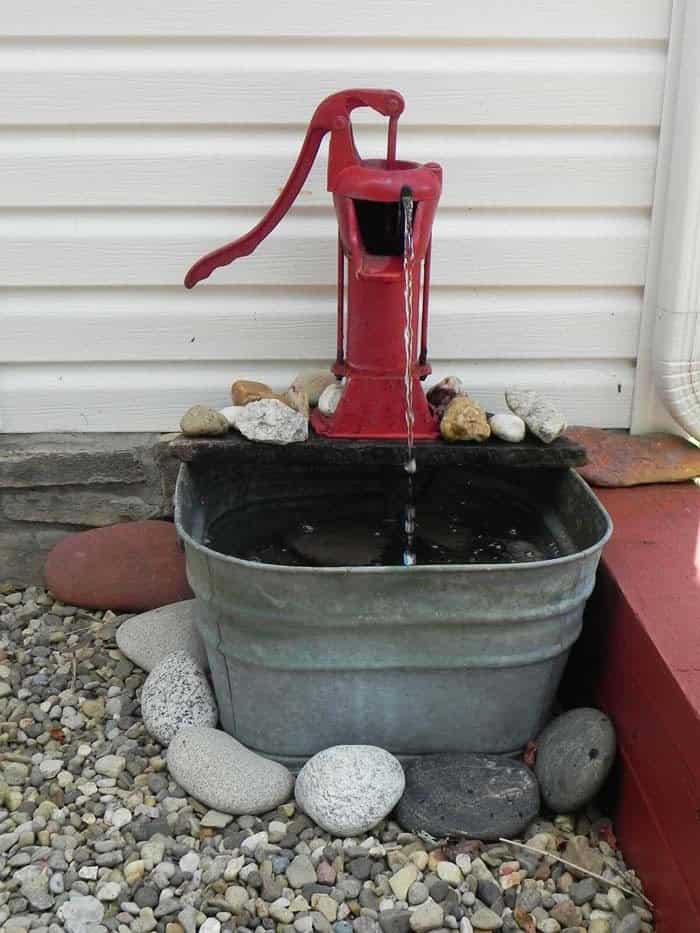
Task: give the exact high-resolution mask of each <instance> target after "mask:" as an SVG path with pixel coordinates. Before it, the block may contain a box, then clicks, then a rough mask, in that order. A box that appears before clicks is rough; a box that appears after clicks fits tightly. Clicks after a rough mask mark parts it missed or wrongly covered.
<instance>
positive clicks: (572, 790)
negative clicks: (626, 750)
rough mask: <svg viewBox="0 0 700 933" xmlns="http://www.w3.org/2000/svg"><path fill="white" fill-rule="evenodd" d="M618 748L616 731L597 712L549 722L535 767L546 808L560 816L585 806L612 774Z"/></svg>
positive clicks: (539, 741)
mask: <svg viewBox="0 0 700 933" xmlns="http://www.w3.org/2000/svg"><path fill="white" fill-rule="evenodd" d="M615 748H616V741H615V728H614V726H613V724H612V722H611V721H610V720H609V719H608V717H607V716H606V715H605V713H602V712H601V711H600V710H598V709H590V708H588V707H583V708H581V709H574V710H570V711H569V712H568V713H564V714H563V715H562V716H558V717H557V718H556V719H554V720H553V721H552V722H550V723H549V725H548V726H546V727H545V729H544V730H543V731H542V733H541V734H540V735H539V737H538V739H537V762H536V764H535V773H536V774H537V778H538V780H539V782H540V789H541V791H542V797H543V799H544V801H545V803H546V804H547V806H548V807H550V808H551V809H552V810H554V811H555V812H557V813H572V812H574V811H575V810H580V809H581V807H584V806H585V805H586V804H587V803H588V802H589V801H590V800H592V799H593V797H595V795H596V794H597V793H598V791H599V790H600V789H601V787H602V786H603V784H604V783H605V779H606V778H607V776H608V775H609V774H610V769H611V768H612V765H613V762H614V761H615Z"/></svg>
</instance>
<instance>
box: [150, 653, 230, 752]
mask: <svg viewBox="0 0 700 933" xmlns="http://www.w3.org/2000/svg"><path fill="white" fill-rule="evenodd" d="M141 713H142V715H143V724H144V726H145V727H146V729H147V731H148V732H149V733H150V735H152V736H153V738H155V739H157V740H158V741H159V742H161V743H162V744H163V745H167V744H168V743H169V742H170V741H171V740H172V738H173V736H175V734H176V733H177V732H178V731H179V730H180V729H182V728H184V727H185V726H215V725H216V723H217V720H218V718H219V711H218V708H217V705H216V700H215V699H214V694H213V692H212V689H211V687H210V686H209V682H208V680H207V678H206V675H205V674H204V671H203V670H202V669H201V668H200V667H199V666H198V665H197V663H196V662H195V661H194V660H193V659H192V657H190V655H189V654H187V652H186V651H174V652H173V653H172V654H169V655H167V656H166V657H165V658H163V660H162V661H160V662H159V663H158V664H156V666H155V667H154V668H153V670H152V671H151V673H150V674H149V675H148V677H147V678H146V680H145V682H144V685H143V689H142V690H141Z"/></svg>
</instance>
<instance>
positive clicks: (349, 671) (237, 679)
mask: <svg viewBox="0 0 700 933" xmlns="http://www.w3.org/2000/svg"><path fill="white" fill-rule="evenodd" d="M440 481H441V482H443V481H444V482H454V483H457V484H460V483H463V482H464V481H465V474H464V471H460V470H442V471H441V472H440ZM387 483H388V484H393V486H394V487H396V470H395V468H392V469H391V470H387V471H382V470H381V469H377V468H376V467H373V468H372V470H371V471H367V472H366V473H363V471H362V470H359V471H358V470H357V469H356V468H353V469H352V470H342V469H330V470H329V469H323V470H320V469H319V470H314V469H310V468H309V467H308V466H306V467H294V466H292V467H288V468H284V469H282V468H273V467H267V468H266V469H264V470H259V471H255V470H245V471H240V470H237V469H236V466H235V464H232V463H228V464H222V463H212V464H209V465H206V464H201V463H200V464H197V465H195V464H189V465H188V464H183V465H182V466H181V468H180V474H179V477H178V482H177V490H176V497H175V498H176V505H175V522H176V525H177V531H178V535H179V537H180V539H181V541H182V542H183V543H184V548H185V553H186V558H187V576H188V579H189V582H190V585H191V586H192V589H193V591H194V593H195V595H196V596H197V599H198V624H199V627H200V631H201V633H202V636H203V638H204V641H205V644H206V649H207V654H208V658H209V663H210V666H211V673H212V677H213V682H214V689H215V692H216V696H217V700H218V703H219V709H220V716H221V724H222V727H223V728H224V729H225V730H226V731H227V732H229V733H230V734H231V735H233V736H235V737H236V738H237V739H238V740H239V741H241V742H242V743H243V744H244V745H246V746H248V747H249V748H252V749H255V750H256V751H258V752H260V753H262V754H264V755H267V756H269V757H272V758H275V759H277V760H279V761H283V762H286V763H288V764H290V765H297V764H300V763H302V762H303V761H304V760H306V759H307V758H308V757H309V756H311V755H313V754H315V753H316V752H318V751H319V750H321V749H323V748H326V747H328V746H330V745H334V744H339V743H366V744H374V745H380V746H382V747H384V748H387V749H389V750H390V751H391V752H393V753H395V754H397V755H400V756H413V755H420V754H426V753H432V752H441V751H449V750H452V751H454V750H463V751H473V752H489V753H495V754H497V753H506V754H507V753H513V752H516V751H517V750H519V749H521V748H522V747H523V745H524V744H525V743H526V742H527V741H528V740H529V739H530V738H532V737H533V736H534V735H536V734H537V732H538V730H539V729H540V727H541V725H542V723H543V722H544V720H545V719H546V718H547V716H548V714H549V711H550V708H551V704H552V701H553V698H554V695H555V692H556V690H557V687H558V685H559V681H560V678H561V675H562V673H563V670H564V666H565V664H566V660H567V657H568V654H569V650H570V648H571V646H572V645H573V643H574V642H575V641H576V639H577V638H578V636H579V633H580V631H581V625H582V615H583V608H584V604H585V601H586V599H587V598H588V596H589V594H590V592H591V590H592V588H593V584H594V578H595V571H596V567H597V564H598V560H599V558H600V553H601V550H602V548H603V545H604V544H605V542H606V541H607V539H608V537H609V536H610V534H611V531H612V525H611V522H610V519H609V517H608V515H607V513H606V512H605V511H604V509H603V508H602V507H601V505H600V504H599V502H598V500H597V499H596V498H595V496H594V495H593V494H592V493H591V491H590V489H589V488H588V486H587V485H586V484H585V483H584V482H583V480H582V479H581V478H580V477H579V476H578V475H577V474H576V473H575V472H574V471H573V470H516V471H513V470H510V471H507V472H505V473H501V472H499V471H498V470H493V471H489V474H488V476H485V475H483V471H482V473H481V474H473V475H472V476H471V478H470V483H471V487H472V489H474V486H475V484H476V487H477V489H476V492H477V494H478V484H479V483H482V484H483V483H488V484H490V485H493V483H500V484H502V486H503V489H504V494H508V495H514V496H519V497H525V498H527V499H528V501H531V502H535V503H537V505H538V507H539V508H541V509H543V510H545V513H546V515H547V516H548V519H547V520H548V522H549V523H551V525H552V526H553V527H554V528H555V529H556V534H557V535H558V536H559V538H560V539H561V540H563V541H567V542H568V546H567V549H568V550H569V551H570V553H567V554H566V555H565V556H563V557H559V558H556V559H554V560H544V561H536V562H530V563H518V564H498V565H486V564H467V565H456V566H455V565H451V566H415V567H398V566H392V567H389V566H387V567H321V568H313V567H286V566H278V565H271V564H263V563H257V562H254V561H246V560H241V559H239V558H236V557H230V556H227V555H224V554H221V553H218V552H216V551H213V550H211V549H210V548H208V547H207V546H206V545H205V544H204V543H203V541H204V538H205V532H206V529H207V527H208V526H209V524H210V523H211V522H212V521H213V520H214V519H216V518H217V517H218V516H220V515H222V514H224V513H226V512H229V511H230V510H232V509H236V508H240V507H241V506H242V505H245V504H246V503H250V502H252V501H257V502H260V501H264V502H266V503H268V502H269V506H270V508H274V507H275V503H276V502H279V501H285V500H286V499H287V498H288V497H289V496H309V495H321V496H325V497H326V498H327V499H328V502H329V508H331V509H332V507H333V501H334V497H335V496H338V495H343V494H344V492H345V491H347V490H349V489H351V488H352V489H353V490H354V491H355V492H356V491H357V489H358V488H362V489H367V490H368V494H381V493H382V487H383V484H387ZM387 488H389V487H387Z"/></svg>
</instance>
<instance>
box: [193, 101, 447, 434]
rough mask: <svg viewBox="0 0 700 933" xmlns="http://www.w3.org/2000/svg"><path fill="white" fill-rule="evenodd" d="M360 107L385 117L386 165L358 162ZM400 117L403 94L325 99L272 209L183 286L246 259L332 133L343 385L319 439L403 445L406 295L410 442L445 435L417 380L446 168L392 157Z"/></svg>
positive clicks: (336, 368) (202, 263)
mask: <svg viewBox="0 0 700 933" xmlns="http://www.w3.org/2000/svg"><path fill="white" fill-rule="evenodd" d="M357 107H371V108H372V109H374V110H376V111H378V112H379V113H380V114H382V115H384V116H386V117H389V130H388V140H387V157H386V158H385V159H361V158H360V156H359V154H358V152H357V149H356V147H355V141H354V138H353V133H352V124H351V122H350V114H351V113H352V111H353V110H354V109H355V108H357ZM403 109H404V100H403V98H402V97H401V95H400V94H399V93H398V92H397V91H390V90H375V89H356V90H349V91H340V92H339V93H337V94H332V95H331V96H330V97H327V98H326V99H325V100H324V101H322V102H321V103H320V104H319V106H318V107H317V108H316V112H315V113H314V115H313V117H312V118H311V123H310V124H309V127H308V129H307V131H306V137H305V139H304V143H303V145H302V147H301V151H300V152H299V156H298V158H297V161H296V164H295V165H294V168H293V169H292V172H291V174H290V176H289V178H288V180H287V183H286V185H285V186H284V188H283V189H282V191H281V192H280V194H279V197H278V198H277V200H276V201H275V203H274V204H273V205H272V207H271V208H270V210H269V211H268V212H267V213H266V214H265V216H264V217H263V218H262V220H261V221H260V222H259V223H258V224H257V225H256V226H255V227H253V229H252V230H250V231H249V232H248V233H247V234H245V236H242V237H240V238H239V239H237V240H234V242H233V243H229V244H228V245H226V246H222V247H221V248H220V249H217V250H214V251H213V252H211V253H208V254H207V255H206V256H204V257H203V258H202V259H200V260H198V261H197V262H196V263H195V264H194V265H193V266H192V268H191V269H190V270H189V272H188V273H187V276H186V278H185V285H186V286H187V288H192V286H193V285H196V284H197V282H199V281H201V280H202V279H205V278H207V276H209V275H210V274H211V273H212V272H213V271H214V269H216V268H218V267H219V266H223V265H227V264H228V263H230V262H233V260H234V259H238V258H239V257H241V256H248V255H250V253H252V252H253V250H254V249H255V248H256V247H257V246H258V245H259V243H260V242H261V241H262V240H264V239H265V237H266V236H268V234H270V233H271V232H272V231H273V230H274V228H275V227H276V226H277V224H278V223H279V222H280V220H282V218H283V217H284V215H285V214H286V213H287V211H288V210H289V208H290V207H291V206H292V204H293V203H294V200H295V199H296V197H297V195H298V194H299V192H300V191H301V188H302V186H303V184H304V181H305V180H306V177H307V175H308V174H309V171H310V170H311V166H312V165H313V162H314V159H315V158H316V154H317V152H318V149H319V146H320V145H321V141H322V140H323V137H324V136H325V134H326V133H330V134H331V139H330V146H329V150H328V184H327V187H328V191H330V192H331V193H332V194H333V203H334V206H335V212H336V216H337V219H338V326H337V351H336V361H335V363H334V364H333V367H332V370H333V372H334V373H335V375H336V376H338V378H345V381H346V385H345V389H344V391H343V395H342V398H341V400H340V402H339V404H338V407H337V408H336V410H335V412H334V413H333V414H332V415H330V416H328V417H326V416H324V415H322V414H321V412H320V411H318V409H316V410H315V411H314V412H313V414H312V418H311V423H312V426H313V428H314V430H315V431H316V432H317V433H318V434H324V435H326V436H328V437H345V438H396V439H405V438H406V419H405V405H406V386H405V383H404V377H405V360H406V358H405V346H404V331H405V318H406V309H405V294H406V291H408V294H409V295H412V306H411V308H410V315H411V324H412V327H411V331H412V333H413V335H414V337H413V340H412V344H411V346H410V350H409V352H410V357H411V360H410V371H411V377H410V378H411V379H413V381H414V385H413V393H412V395H413V411H414V436H415V438H416V439H418V440H420V439H428V438H433V437H437V436H438V435H439V428H438V425H437V422H436V420H435V418H434V417H433V416H432V414H431V412H430V408H429V406H428V403H427V400H426V398H425V394H424V393H423V391H422V390H421V389H420V385H419V380H421V379H424V378H425V377H426V376H427V375H428V373H430V371H431V370H430V366H429V364H428V362H427V334H428V296H429V285H430V281H429V280H430V243H431V236H432V224H433V217H434V216H435V210H436V208H437V203H438V200H439V198H440V192H441V190H442V169H441V168H440V166H439V165H437V164H435V163H432V162H431V163H427V164H425V165H420V164H419V163H417V162H405V161H400V160H398V159H397V158H396V127H397V122H398V118H399V116H400V115H401V113H402V112H403ZM407 192H410V198H411V200H412V201H413V261H412V262H411V263H408V264H407V266H406V271H407V273H408V275H410V276H411V283H410V286H411V287H410V288H409V289H407V290H406V289H405V282H404V212H403V206H402V196H403V197H404V199H405V198H406V196H407ZM346 261H347V266H348V275H347V312H346V311H345V263H346ZM421 272H422V275H421ZM421 278H422V302H420V300H419V299H420V293H421ZM419 305H420V316H421V320H420V328H419V327H418V321H419ZM418 334H420V342H419V341H418V338H417V335H418Z"/></svg>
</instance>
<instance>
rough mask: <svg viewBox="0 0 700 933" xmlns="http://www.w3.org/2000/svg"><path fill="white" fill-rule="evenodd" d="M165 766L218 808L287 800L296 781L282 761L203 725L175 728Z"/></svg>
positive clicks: (235, 809)
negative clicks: (279, 761)
mask: <svg viewBox="0 0 700 933" xmlns="http://www.w3.org/2000/svg"><path fill="white" fill-rule="evenodd" d="M168 770H169V771H170V773H171V774H172V776H173V777H174V778H175V780H176V781H177V782H178V784H180V785H181V786H182V787H183V788H184V789H185V790H186V791H187V792H188V793H189V794H191V795H192V796H193V797H195V798H196V799H197V800H199V801H200V802H201V803H203V804H206V806H208V807H211V808H212V809H214V810H218V811H219V812H220V813H239V814H240V813H265V812H266V811H267V810H274V808H275V807H278V806H279V805H280V804H282V803H286V802H287V801H288V800H289V798H290V797H291V794H292V788H293V787H294V778H293V777H292V775H291V773H290V772H289V771H288V770H287V769H286V768H285V767H284V766H283V765H280V764H278V763H277V762H276V761H270V760H269V759H268V758H263V757H262V755H257V754H255V752H251V751H250V750H249V749H247V748H246V747H245V746H244V745H241V743H240V742H237V741H236V739H234V738H233V737H232V736H230V735H228V733H226V732H221V731H219V730H218V729H211V728H207V727H204V726H193V727H188V728H185V729H181V730H180V731H179V732H178V734H177V735H176V736H175V738H174V739H173V740H172V742H171V743H170V747H169V748H168ZM314 877H315V875H314Z"/></svg>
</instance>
